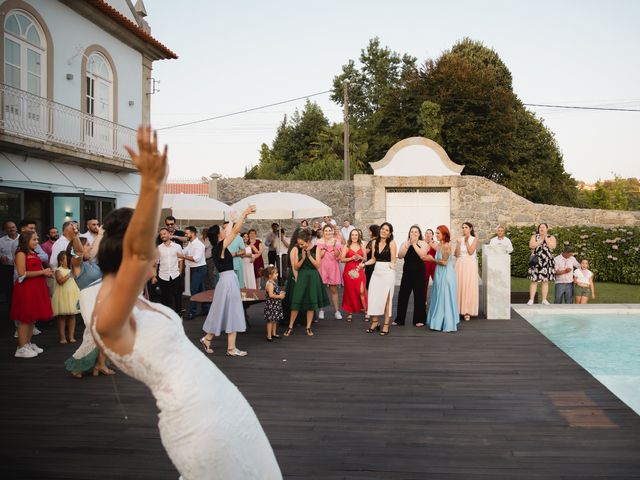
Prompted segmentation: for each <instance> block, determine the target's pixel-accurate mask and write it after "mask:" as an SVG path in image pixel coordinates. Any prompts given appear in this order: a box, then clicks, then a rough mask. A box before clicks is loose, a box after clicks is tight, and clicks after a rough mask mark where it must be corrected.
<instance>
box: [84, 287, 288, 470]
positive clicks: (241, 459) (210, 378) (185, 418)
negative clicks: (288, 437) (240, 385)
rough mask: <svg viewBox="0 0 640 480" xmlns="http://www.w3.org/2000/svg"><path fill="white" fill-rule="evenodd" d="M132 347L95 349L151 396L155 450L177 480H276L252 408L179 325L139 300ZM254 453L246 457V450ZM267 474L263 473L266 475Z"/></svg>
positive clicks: (173, 315) (273, 461) (275, 466)
mask: <svg viewBox="0 0 640 480" xmlns="http://www.w3.org/2000/svg"><path fill="white" fill-rule="evenodd" d="M132 316H133V318H134V320H135V327H136V333H135V341H134V345H133V350H132V351H131V353H129V354H127V355H118V354H116V353H114V352H112V351H111V350H109V349H108V348H107V347H106V346H105V345H104V343H103V341H102V339H101V338H100V337H99V336H98V334H97V331H96V327H95V325H96V322H97V321H99V320H98V319H94V321H93V322H92V332H93V335H94V337H95V339H96V343H97V344H98V345H99V346H100V347H101V348H102V349H103V350H104V352H105V353H106V354H107V356H108V357H109V358H110V359H111V360H112V361H113V363H114V364H115V365H116V366H117V367H118V368H119V369H120V370H122V371H123V372H124V373H126V374H127V375H130V376H131V377H133V378H135V379H136V380H139V381H141V382H142V383H144V384H145V385H147V387H149V389H151V392H152V393H153V396H154V397H155V399H156V403H157V406H158V409H159V410H160V413H159V423H158V427H159V430H160V437H161V439H162V443H163V445H164V447H165V448H166V450H167V453H168V455H169V457H170V458H171V460H172V461H173V463H174V465H175V466H176V468H177V469H178V471H179V472H180V474H181V475H182V477H183V479H184V480H196V479H218V478H219V479H223V478H224V479H233V478H238V479H241V478H242V479H244V478H247V479H258V478H268V479H280V478H282V475H281V474H280V469H279V467H278V464H277V462H276V459H275V456H274V454H273V450H272V449H271V445H270V444H269V441H268V440H267V437H266V435H265V434H264V431H263V430H262V427H261V426H260V423H259V422H258V419H257V417H256V416H255V413H254V412H253V409H252V408H251V406H250V405H249V404H248V403H247V401H246V399H245V398H244V396H243V395H242V393H240V391H239V390H238V389H237V388H236V386H235V385H233V384H232V383H231V382H230V381H229V379H227V377H226V376H225V375H224V374H223V373H222V372H221V371H220V370H219V369H218V368H217V367H216V366H215V365H214V364H213V363H212V362H211V361H210V360H209V359H208V358H207V357H206V356H205V355H204V354H203V353H202V352H201V351H200V350H199V349H198V348H196V347H195V345H193V343H191V341H190V340H189V339H188V338H187V336H186V335H185V333H184V328H183V326H182V321H181V319H180V317H178V315H177V314H176V313H175V312H174V311H173V310H171V309H169V308H167V307H165V306H163V305H159V304H156V303H151V302H148V301H146V300H144V299H143V298H140V299H139V300H138V303H137V304H136V306H135V307H134V309H133V312H132ZM247 445H253V446H257V449H256V450H255V451H254V450H253V448H252V455H246V451H245V449H246V446H247ZM265 472H266V473H265Z"/></svg>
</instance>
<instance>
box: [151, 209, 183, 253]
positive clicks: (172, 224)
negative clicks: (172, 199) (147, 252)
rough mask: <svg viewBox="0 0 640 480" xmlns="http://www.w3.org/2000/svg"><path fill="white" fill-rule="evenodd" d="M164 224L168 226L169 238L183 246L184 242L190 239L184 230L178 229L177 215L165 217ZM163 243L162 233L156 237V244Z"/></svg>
mask: <svg viewBox="0 0 640 480" xmlns="http://www.w3.org/2000/svg"><path fill="white" fill-rule="evenodd" d="M164 226H165V227H167V230H168V232H169V238H170V239H171V241H172V242H175V243H177V244H178V245H180V246H181V247H182V246H183V244H184V243H185V242H187V241H188V240H189V239H188V238H187V235H186V234H185V233H184V232H183V231H182V230H176V217H174V216H172V215H169V216H168V217H166V218H165V219H164ZM161 243H162V239H161V238H160V235H158V238H156V244H157V245H160V244H161Z"/></svg>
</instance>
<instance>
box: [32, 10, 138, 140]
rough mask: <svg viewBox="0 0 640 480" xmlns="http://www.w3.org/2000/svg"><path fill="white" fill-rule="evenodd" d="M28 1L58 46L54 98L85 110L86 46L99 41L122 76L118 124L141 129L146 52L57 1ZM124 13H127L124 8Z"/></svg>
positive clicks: (55, 49) (119, 88)
mask: <svg viewBox="0 0 640 480" xmlns="http://www.w3.org/2000/svg"><path fill="white" fill-rule="evenodd" d="M25 1H26V2H27V3H29V4H31V5H32V6H33V8H34V9H36V10H37V11H38V12H39V13H40V15H41V16H42V17H43V18H44V21H45V22H46V24H47V27H48V28H49V31H50V32H51V37H52V40H53V46H54V61H53V64H54V66H53V75H54V78H53V100H54V101H56V102H58V103H62V104H64V105H68V106H70V107H73V108H76V109H78V110H82V108H81V98H80V93H81V90H80V89H81V82H82V81H84V79H82V78H80V67H81V61H82V54H83V53H84V49H86V47H88V46H89V45H94V44H97V45H100V46H102V47H103V48H104V49H106V50H107V51H108V52H109V54H110V55H111V57H112V58H113V61H114V63H115V70H116V72H117V75H118V98H117V104H118V118H117V123H119V124H121V125H124V126H127V127H130V128H137V127H138V125H139V124H140V123H141V121H142V96H143V93H142V80H141V79H142V54H141V53H140V52H138V51H137V50H134V49H133V48H131V47H129V46H127V45H126V44H124V43H123V42H121V41H120V40H118V39H116V38H115V37H113V36H111V35H110V34H108V33H107V32H105V31H104V30H102V29H101V28H100V27H98V26H97V25H95V24H94V23H92V22H91V21H90V20H88V19H86V18H84V17H82V16H80V15H78V14H77V13H75V12H74V11H73V10H71V9H70V8H68V7H66V6H65V5H63V4H61V3H59V2H57V1H54V0H47V1H42V0H25ZM116 3H120V2H116ZM121 3H125V2H124V1H122V2H121ZM114 6H116V5H114ZM116 8H118V9H119V10H120V8H119V7H116ZM127 10H128V7H127ZM97 13H99V12H97ZM122 13H124V14H126V12H125V11H124V10H122ZM79 48H80V52H79V53H78V50H79ZM68 73H71V74H73V77H74V78H73V80H67V79H66V75H67V74H68ZM129 100H133V102H134V105H133V106H129Z"/></svg>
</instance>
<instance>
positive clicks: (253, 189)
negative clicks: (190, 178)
mask: <svg viewBox="0 0 640 480" xmlns="http://www.w3.org/2000/svg"><path fill="white" fill-rule="evenodd" d="M209 187H210V196H212V197H214V198H217V199H218V200H221V201H223V202H225V203H228V204H232V203H234V202H236V201H238V200H240V199H242V198H244V197H246V196H248V195H252V194H255V193H263V192H276V191H283V192H296V193H303V194H306V195H310V196H312V197H314V198H316V199H318V200H320V201H321V202H323V203H325V204H327V205H329V206H330V207H331V208H332V210H333V217H334V218H335V219H336V220H338V221H342V220H345V219H349V220H350V221H351V223H353V224H354V225H358V226H360V228H362V226H366V225H370V224H372V223H381V222H382V221H384V220H385V215H386V188H398V187H401V188H402V187H405V188H411V187H416V188H421V187H423V188H424V187H437V188H449V189H450V192H451V225H450V226H451V228H452V230H453V232H454V234H455V235H456V236H457V232H459V231H460V228H461V225H462V222H465V221H468V222H471V223H472V224H473V225H474V226H475V229H476V234H477V235H478V237H479V239H480V241H481V242H486V241H487V240H488V239H489V238H490V237H491V236H493V234H494V232H495V228H496V226H497V225H498V224H503V225H506V226H508V225H515V226H518V225H532V224H537V223H540V222H546V223H548V224H549V226H550V227H551V229H553V227H554V226H572V225H592V226H601V227H614V226H639V225H640V212H628V211H619V210H594V209H583V208H571V207H559V206H556V205H544V204H536V203H533V202H530V201H529V200H526V199H524V198H522V197H520V196H519V195H516V194H515V193H513V192H512V191H511V190H509V189H508V188H506V187H503V186H502V185H498V184H497V183H494V182H492V181H491V180H488V179H486V178H484V177H476V176H472V175H463V176H458V175H453V176H446V177H382V176H374V175H356V176H355V177H354V180H353V181H352V182H349V181H346V182H345V181H329V180H327V181H319V182H306V181H279V180H244V179H241V178H231V179H218V180H213V181H212V182H211V183H210V186H209ZM309 220H313V219H309ZM271 223H272V222H271V220H260V221H249V222H247V228H256V229H257V230H258V233H259V234H260V235H261V236H262V235H263V234H264V233H266V232H267V231H268V230H269V228H270V225H271ZM298 224H299V221H298V220H295V221H294V220H288V221H283V222H282V225H283V226H284V228H286V229H287V233H288V234H290V233H291V231H292V229H293V228H294V227H296V226H297V225H298ZM433 227H435V225H434V226H433Z"/></svg>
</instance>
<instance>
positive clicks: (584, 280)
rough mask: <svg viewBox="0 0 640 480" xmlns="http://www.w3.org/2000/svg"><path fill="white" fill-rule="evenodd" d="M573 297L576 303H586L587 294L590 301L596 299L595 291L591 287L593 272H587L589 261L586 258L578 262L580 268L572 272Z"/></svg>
mask: <svg viewBox="0 0 640 480" xmlns="http://www.w3.org/2000/svg"><path fill="white" fill-rule="evenodd" d="M573 283H574V285H573V296H574V297H575V302H576V303H587V301H588V300H589V292H591V299H592V300H593V299H595V298H596V290H595V287H594V286H593V272H592V271H591V270H589V260H587V259H586V258H585V259H583V260H582V261H581V262H580V268H577V269H576V270H575V272H573Z"/></svg>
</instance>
